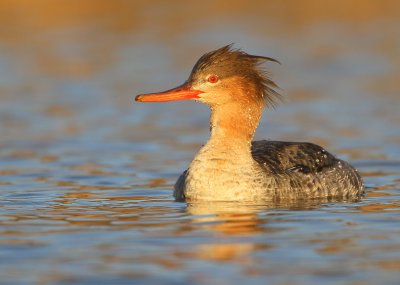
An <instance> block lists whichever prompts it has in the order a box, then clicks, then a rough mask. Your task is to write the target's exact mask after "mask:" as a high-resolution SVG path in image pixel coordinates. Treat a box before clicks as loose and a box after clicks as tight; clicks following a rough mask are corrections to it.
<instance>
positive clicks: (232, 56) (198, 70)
mask: <svg viewBox="0 0 400 285" xmlns="http://www.w3.org/2000/svg"><path fill="white" fill-rule="evenodd" d="M267 61H273V62H277V63H280V62H279V61H277V60H276V59H273V58H270V57H266V56H258V55H250V54H247V53H245V52H244V51H242V50H240V49H234V48H232V44H230V45H227V46H224V47H222V48H219V49H217V50H215V51H212V52H209V53H206V54H204V55H203V56H202V57H200V59H199V60H198V61H197V63H196V64H195V66H194V67H193V70H192V73H191V75H190V78H189V80H190V81H192V80H200V79H201V78H203V77H204V76H200V74H201V75H204V74H211V73H215V74H218V76H219V77H220V78H221V79H223V78H228V77H231V76H240V77H243V78H245V79H246V80H249V81H251V82H252V83H253V84H255V86H256V90H257V92H258V93H259V94H256V96H258V97H259V99H261V100H263V102H264V103H265V104H266V105H267V106H273V107H274V106H275V105H276V103H277V102H278V101H280V100H281V95H280V94H279V93H278V92H277V91H276V89H279V87H278V86H277V85H276V84H275V83H274V82H273V81H272V80H271V79H270V78H269V76H268V74H267V72H266V71H265V69H263V68H262V67H260V65H261V64H262V63H265V62H267Z"/></svg>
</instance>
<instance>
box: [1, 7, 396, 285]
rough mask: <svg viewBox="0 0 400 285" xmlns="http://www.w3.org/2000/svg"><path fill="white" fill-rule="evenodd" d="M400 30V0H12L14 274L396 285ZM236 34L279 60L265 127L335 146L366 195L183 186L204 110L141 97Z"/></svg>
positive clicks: (59, 278)
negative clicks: (191, 191) (330, 196)
mask: <svg viewBox="0 0 400 285" xmlns="http://www.w3.org/2000/svg"><path fill="white" fill-rule="evenodd" d="M399 27H400V1H396V0H393V1H390V0H383V1H375V0H338V1H317V0H302V1H296V0H286V1H280V0H279V1H278V0H276V1H275V0H268V1H217V0H213V1H209V0H204V1H192V2H188V1H128V0H112V1H111V0H110V1H106V0H104V1H103V0H0V195H1V199H0V248H1V251H0V275H1V276H2V278H1V280H0V283H2V282H4V284H71V283H73V284H77V283H82V284H131V282H132V280H141V284H146V283H147V284H178V283H180V282H181V283H182V284H204V283H208V284H234V283H237V282H239V283H243V282H246V284H265V282H264V281H265V279H263V278H264V277H265V276H269V277H270V280H272V281H273V282H274V283H273V284H307V285H309V284H336V283H335V282H345V281H346V282H348V283H340V284H383V283H382V280H386V281H388V283H385V284H398V280H399V278H398V277H399V276H398V272H399V270H400V258H399V255H398V252H399V244H400V240H399V236H400V232H399V230H398V222H399V219H400V216H399V209H400V198H399V197H400V194H399V193H400V192H399V191H400V190H399V189H400V175H399V173H400V163H399V161H400V148H399V145H400V130H399V125H400V112H399V106H400V28H399ZM230 43H234V44H235V45H234V46H235V47H236V48H241V49H243V50H244V51H246V52H248V53H250V54H257V55H264V56H269V57H273V58H276V59H277V60H279V61H280V62H281V63H282V65H278V64H274V63H268V64H266V68H267V69H268V70H269V71H270V73H271V76H272V78H273V80H274V81H275V82H276V83H277V84H278V85H279V86H280V88H281V93H282V94H283V96H284V98H285V100H284V101H285V102H283V103H281V104H280V105H279V106H278V107H277V108H276V109H275V110H266V111H265V113H264V116H263V119H262V122H261V124H260V127H259V129H258V131H257V134H256V138H257V139H275V140H292V141H311V142H315V143H318V144H321V145H322V146H324V147H326V148H327V149H328V150H330V151H331V152H333V153H334V154H336V155H338V156H339V157H341V158H344V159H347V160H349V161H350V162H351V163H352V164H354V165H355V166H356V167H357V168H358V169H359V170H360V172H361V174H362V176H363V177H364V179H365V182H366V185H367V187H368V191H369V195H368V197H367V198H365V199H363V200H362V201H361V202H360V203H354V204H351V203H350V204H344V203H338V204H334V203H331V204H328V205H324V206H315V205H312V206H310V205H308V204H304V205H300V206H299V205H297V206H296V207H295V206H291V207H289V206H287V207H283V209H269V208H266V206H265V205H263V207H262V208H257V209H253V208H251V209H249V208H246V207H245V208H244V209H238V208H237V206H236V205H234V206H231V207H225V206H224V207H221V208H220V209H218V207H216V206H215V205H214V206H209V205H207V206H206V207H204V208H196V207H195V206H194V205H189V206H188V207H187V206H186V204H185V203H176V202H174V201H173V199H172V185H173V184H174V182H175V180H176V178H177V177H178V176H179V174H180V173H181V172H182V171H183V170H184V169H185V168H186V167H187V165H188V164H189V162H190V161H191V159H192V158H193V156H194V154H195V152H196V151H197V150H198V149H199V147H200V146H201V145H202V144H203V143H204V142H205V141H206V140H207V138H208V119H209V111H208V108H207V106H202V105H200V104H197V103H195V102H175V103H165V104H158V103H157V104H139V103H136V102H134V97H135V95H137V94H140V93H146V92H154V91H161V90H165V89H169V88H172V87H175V86H177V85H179V84H181V83H183V82H184V81H185V80H186V79H187V77H188V75H189V73H190V71H191V69H192V66H193V65H194V64H195V62H196V61H197V59H198V58H199V57H200V56H201V55H202V54H204V53H206V52H208V51H211V50H214V49H217V48H219V47H222V46H223V45H226V44H230ZM229 209H230V210H229ZM299 209H300V210H302V211H298V210H299ZM221 211H222V212H224V211H228V212H229V211H230V212H231V214H232V212H234V213H235V214H234V215H231V214H226V213H225V214H221ZM236 212H241V213H242V214H241V215H239V214H237V213H236ZM377 233H379V234H377ZM249 277H251V278H253V279H248V278H249ZM249 280H250V281H251V280H252V281H251V282H250V281H249ZM272 281H271V282H272ZM124 282H125V283H124ZM249 282H250V283H249ZM390 282H391V283H390ZM2 284H3V283H2Z"/></svg>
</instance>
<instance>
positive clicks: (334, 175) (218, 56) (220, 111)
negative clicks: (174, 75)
mask: <svg viewBox="0 0 400 285" xmlns="http://www.w3.org/2000/svg"><path fill="white" fill-rule="evenodd" d="M266 61H274V62H278V61H277V60H275V59H273V58H270V57H264V56H257V55H250V54H247V53H245V52H243V51H241V50H239V49H232V45H228V46H225V47H222V48H220V49H217V50H215V51H212V52H209V53H206V54H204V55H203V56H202V57H201V58H200V59H199V60H198V61H197V63H196V65H195V66H194V67H193V70H192V72H191V74H190V76H189V79H188V80H187V81H186V82H185V83H184V84H182V85H181V86H179V87H177V88H174V89H170V90H168V91H164V92H159V93H151V94H142V95H138V96H136V98H135V100H136V101H139V102H166V101H176V100H195V101H199V102H202V103H205V104H207V105H208V106H209V107H210V109H211V118H210V129H211V135H210V139H209V141H208V142H207V144H206V145H204V146H203V147H202V148H201V149H200V151H199V153H198V154H197V155H196V157H195V158H194V160H193V161H192V162H191V163H190V165H189V168H188V169H187V170H186V171H185V172H183V174H182V175H181V176H180V177H179V179H178V181H177V182H176V184H175V191H174V196H175V199H176V200H179V201H182V200H186V201H249V202H250V201H253V202H257V201H263V200H269V201H271V200H281V199H287V198H289V199H309V198H331V197H332V198H344V199H354V198H359V197H361V196H362V195H363V193H364V184H363V181H362V179H361V177H360V175H359V174H358V173H357V171H356V170H355V169H354V168H353V167H352V166H351V165H349V164H348V163H347V162H345V161H343V160H340V159H337V158H335V157H334V156H333V155H332V154H330V153H328V152H327V151H326V150H325V149H323V148H322V147H320V146H318V145H315V144H312V143H304V142H281V141H265V140H263V141H254V142H252V139H253V136H254V132H255V130H256V128H257V125H258V123H259V121H260V119H261V113H262V111H263V109H264V107H265V106H271V105H274V104H275V103H276V101H277V99H279V97H280V95H279V94H278V93H277V92H276V91H275V89H276V88H277V85H276V84H275V83H274V82H273V81H272V80H271V79H270V78H269V77H268V76H267V75H266V73H265V71H264V70H263V69H262V68H260V66H259V65H260V64H261V63H263V62H266Z"/></svg>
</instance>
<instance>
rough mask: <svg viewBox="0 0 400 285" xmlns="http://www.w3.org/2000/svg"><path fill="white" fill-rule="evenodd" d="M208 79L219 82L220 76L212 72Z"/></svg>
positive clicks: (211, 81)
mask: <svg viewBox="0 0 400 285" xmlns="http://www.w3.org/2000/svg"><path fill="white" fill-rule="evenodd" d="M207 81H208V82H210V83H217V82H218V76H217V75H215V74H211V75H210V76H208V78H207Z"/></svg>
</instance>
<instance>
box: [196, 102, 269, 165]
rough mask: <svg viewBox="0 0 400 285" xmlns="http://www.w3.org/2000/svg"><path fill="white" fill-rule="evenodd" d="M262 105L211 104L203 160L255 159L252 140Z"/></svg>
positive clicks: (202, 153) (200, 154)
mask: <svg viewBox="0 0 400 285" xmlns="http://www.w3.org/2000/svg"><path fill="white" fill-rule="evenodd" d="M261 113H262V107H260V106H257V105H255V104H254V105H251V104H247V105H245V106H243V105H241V104H238V103H236V102H232V103H230V104H226V105H223V106H213V107H211V117H210V131H211V134H210V139H209V140H208V142H207V144H206V145H205V146H204V147H203V148H202V150H201V151H200V152H199V154H198V156H201V157H202V159H203V160H212V159H219V160H226V161H231V160H236V161H239V160H248V161H250V160H251V161H252V156H251V142H252V140H253V137H254V133H255V130H256V128H257V126H258V123H259V121H260V118H261Z"/></svg>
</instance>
